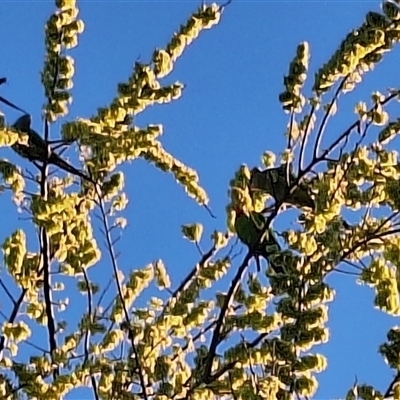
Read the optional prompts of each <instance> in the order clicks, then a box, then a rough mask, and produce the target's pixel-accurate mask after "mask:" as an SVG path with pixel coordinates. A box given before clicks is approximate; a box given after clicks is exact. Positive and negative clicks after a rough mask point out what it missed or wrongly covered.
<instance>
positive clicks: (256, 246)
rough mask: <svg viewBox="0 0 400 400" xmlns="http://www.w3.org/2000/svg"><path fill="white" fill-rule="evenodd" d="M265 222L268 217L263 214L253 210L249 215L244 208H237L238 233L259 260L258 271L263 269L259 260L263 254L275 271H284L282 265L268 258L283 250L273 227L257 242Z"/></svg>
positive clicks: (236, 227)
mask: <svg viewBox="0 0 400 400" xmlns="http://www.w3.org/2000/svg"><path fill="white" fill-rule="evenodd" d="M265 224H266V219H265V217H264V216H263V215H262V214H259V213H256V212H251V213H250V214H249V216H248V215H246V214H245V213H244V212H243V210H236V219H235V230H236V233H237V235H238V237H239V239H240V240H241V241H242V242H243V243H244V244H246V245H247V247H248V248H249V249H250V250H251V251H252V252H253V256H254V257H255V259H256V262H257V269H258V271H260V269H261V268H260V260H259V257H260V256H261V257H264V258H265V259H267V260H268V263H269V265H270V266H271V268H272V269H273V270H274V271H275V273H277V274H279V273H284V272H285V271H284V269H283V268H282V266H280V265H276V264H273V263H271V262H270V261H269V259H268V257H269V255H271V254H273V253H276V252H280V251H281V248H280V246H279V243H278V242H277V241H276V239H275V236H274V234H273V231H272V229H268V230H267V231H265V233H264V236H263V238H262V239H261V240H260V242H259V243H258V242H257V240H258V238H259V235H260V233H261V231H262V230H263V228H264V226H265Z"/></svg>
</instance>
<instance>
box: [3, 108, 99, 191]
mask: <svg viewBox="0 0 400 400" xmlns="http://www.w3.org/2000/svg"><path fill="white" fill-rule="evenodd" d="M12 127H13V128H14V129H16V130H17V131H19V132H22V133H25V134H27V135H28V137H29V139H28V144H21V143H15V144H13V145H12V146H11V147H12V149H13V150H14V151H15V152H16V153H18V154H19V155H20V156H21V157H24V158H27V159H28V160H29V161H32V162H35V161H38V162H42V163H43V162H47V163H48V164H52V165H55V166H57V167H59V168H61V169H63V170H64V171H66V172H69V173H71V174H73V175H76V176H79V177H80V178H83V179H86V180H87V181H89V182H92V183H94V184H95V183H96V182H94V181H93V179H92V178H91V177H90V176H88V175H86V174H85V173H83V172H82V171H80V170H79V169H77V168H75V167H73V166H72V165H70V164H69V163H67V162H66V161H65V160H63V159H62V158H61V157H60V156H59V155H58V154H57V153H55V152H54V151H53V150H52V149H51V147H50V146H48V145H47V143H46V141H45V140H44V139H43V138H42V137H41V136H40V135H39V134H38V133H37V132H35V131H34V130H33V129H31V117H30V115H29V114H25V115H23V116H22V117H20V118H18V119H17V120H16V121H15V123H14V125H12Z"/></svg>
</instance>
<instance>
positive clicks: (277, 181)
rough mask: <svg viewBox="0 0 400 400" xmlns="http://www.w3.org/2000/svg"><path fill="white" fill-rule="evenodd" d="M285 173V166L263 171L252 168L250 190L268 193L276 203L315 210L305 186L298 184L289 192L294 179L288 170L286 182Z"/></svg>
mask: <svg viewBox="0 0 400 400" xmlns="http://www.w3.org/2000/svg"><path fill="white" fill-rule="evenodd" d="M286 172H287V164H283V165H281V166H279V167H277V168H270V169H266V170H264V171H261V170H259V169H258V168H253V169H252V170H251V178H250V188H251V189H252V190H259V191H263V192H266V193H268V194H269V195H271V196H272V197H273V198H274V199H275V201H276V202H277V203H280V204H281V203H289V204H292V205H294V206H299V207H310V208H311V209H312V210H315V202H314V200H313V199H312V197H311V195H310V192H309V188H308V187H307V185H305V184H304V183H300V184H298V185H297V187H296V188H294V189H292V191H290V190H289V189H290V186H291V185H292V184H293V183H294V182H295V180H296V178H295V177H294V175H293V173H292V172H291V171H290V170H289V182H288V179H287V176H286Z"/></svg>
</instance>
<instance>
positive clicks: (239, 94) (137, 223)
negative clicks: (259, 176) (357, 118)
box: [0, 0, 400, 399]
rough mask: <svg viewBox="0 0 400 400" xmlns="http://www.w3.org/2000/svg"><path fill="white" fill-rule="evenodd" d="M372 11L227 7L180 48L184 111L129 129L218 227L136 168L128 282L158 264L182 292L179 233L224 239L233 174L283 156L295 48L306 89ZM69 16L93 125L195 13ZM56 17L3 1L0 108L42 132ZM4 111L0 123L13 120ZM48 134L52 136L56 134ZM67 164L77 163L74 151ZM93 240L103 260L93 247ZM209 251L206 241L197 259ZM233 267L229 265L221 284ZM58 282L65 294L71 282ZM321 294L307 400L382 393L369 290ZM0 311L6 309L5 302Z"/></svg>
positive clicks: (378, 321)
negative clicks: (320, 338) (142, 131)
mask: <svg viewBox="0 0 400 400" xmlns="http://www.w3.org/2000/svg"><path fill="white" fill-rule="evenodd" d="M379 4H380V3H379V1H330V2H323V1H315V2H313V1H291V2H290V1H238V0H236V1H233V3H232V4H231V5H230V6H229V7H227V8H226V9H225V12H224V14H223V16H222V21H221V23H220V24H219V25H218V26H217V27H215V28H213V29H212V30H209V31H204V32H203V33H202V34H201V36H200V37H199V38H198V39H197V40H196V41H195V42H194V43H192V44H191V45H190V46H189V47H188V48H187V51H186V52H185V53H184V55H183V56H182V57H181V59H179V61H178V62H177V63H176V68H175V70H174V72H173V73H172V74H171V75H169V76H168V77H167V78H166V79H165V80H164V82H165V83H171V82H173V81H175V80H179V81H180V82H182V83H184V84H185V85H186V88H185V90H184V94H183V96H182V98H181V99H179V100H178V101H176V102H174V103H172V104H170V105H163V106H156V107H154V108H152V109H150V110H147V111H146V112H145V113H143V114H141V115H140V116H139V117H138V118H137V119H136V124H137V125H138V126H142V127H144V126H145V125H146V124H147V123H162V124H163V125H164V136H163V137H162V138H161V141H162V143H163V145H164V146H165V148H166V149H167V150H168V151H169V152H171V153H172V154H173V155H174V156H175V157H177V158H178V159H180V160H182V161H183V162H185V163H186V164H188V165H189V166H191V167H193V168H195V169H196V170H197V171H198V173H199V175H200V180H201V183H202V185H203V187H204V188H205V189H206V190H207V192H208V195H209V197H210V200H211V201H210V206H211V208H212V210H213V212H214V213H215V214H216V215H217V219H216V220H212V219H211V218H210V217H209V216H208V214H207V213H206V212H205V210H204V209H202V208H200V207H199V206H198V205H196V204H195V203H194V202H193V201H191V200H190V199H188V198H187V196H186V195H185V194H184V191H183V190H182V188H180V187H179V186H178V185H177V184H176V183H175V182H174V180H173V178H172V176H170V175H166V174H164V173H162V172H160V171H159V170H156V169H155V168H154V167H153V166H151V165H148V164H147V163H145V162H143V161H141V160H139V161H135V162H134V163H132V164H129V165H125V166H123V168H122V170H123V171H124V172H125V174H126V175H125V181H126V191H127V194H128V196H129V199H130V204H129V206H128V209H127V211H126V217H127V218H128V219H129V225H128V227H127V229H126V231H125V232H124V234H123V238H122V240H121V241H120V242H118V244H117V249H118V251H119V252H120V253H121V256H120V258H119V264H120V268H121V269H122V270H124V271H125V272H127V271H129V270H131V269H136V268H139V267H142V266H144V265H145V264H147V263H149V262H152V261H154V260H155V259H158V258H162V259H163V260H164V262H165V263H166V266H167V268H168V271H169V273H170V275H171V277H172V281H173V287H176V286H177V285H178V284H179V283H180V282H181V280H182V278H183V277H184V276H185V275H186V273H187V272H188V271H190V270H191V268H192V267H193V266H194V265H195V263H196V261H197V260H198V258H199V257H198V254H197V251H196V249H195V247H194V246H192V245H191V244H190V243H189V242H187V241H185V240H184V239H183V238H182V234H181V231H180V225H181V224H184V223H191V222H196V221H198V222H202V223H203V224H204V225H205V237H208V236H209V234H211V232H212V230H213V229H220V230H223V229H224V227H225V212H224V209H225V206H226V204H227V202H228V197H227V190H228V183H229V180H230V179H231V178H232V176H233V174H234V172H235V171H236V170H237V168H238V167H239V166H240V164H242V163H246V164H247V165H249V166H254V165H258V164H259V160H260V155H261V154H262V153H263V152H264V151H265V150H272V151H275V152H277V153H279V152H280V151H282V150H283V149H284V146H285V141H284V139H283V133H284V131H285V127H286V123H287V116H286V115H285V114H284V113H283V112H282V111H281V107H280V104H279V102H278V95H279V93H281V92H282V90H283V84H282V79H283V76H284V74H286V73H287V71H288V65H289V62H290V61H291V59H292V57H293V56H294V54H295V50H296V46H297V45H298V44H299V43H300V42H301V41H308V42H309V43H310V48H311V64H310V74H309V75H310V80H309V82H308V87H310V85H311V84H312V78H313V76H314V72H315V70H316V68H318V67H319V66H320V65H322V63H325V62H326V61H327V60H328V59H329V58H330V56H331V54H332V53H333V51H335V50H336V48H337V46H338V45H339V44H340V41H341V40H342V39H343V38H344V37H345V35H347V33H348V32H349V31H350V30H351V29H353V28H356V27H357V26H359V25H361V23H362V22H363V19H364V16H365V14H366V12H367V11H370V10H374V11H378V10H379ZM78 6H79V7H80V10H81V11H80V17H81V18H82V19H83V20H84V22H85V32H84V34H83V35H81V36H80V37H79V46H78V47H77V48H76V49H74V50H73V51H72V52H71V53H70V54H71V55H72V56H73V57H74V58H75V68H76V75H75V77H74V85H75V86H74V88H73V90H72V94H73V98H74V101H73V105H72V107H71V113H70V115H69V117H68V118H76V117H90V116H92V115H93V114H94V113H95V112H96V109H97V107H99V106H106V105H108V104H109V103H110V102H111V100H112V98H113V97H114V96H115V94H116V88H117V83H119V82H124V81H126V80H127V78H128V76H129V75H130V73H131V70H132V66H133V63H134V61H135V60H137V59H138V58H139V59H140V60H142V61H144V62H147V61H148V60H150V58H151V54H152V52H153V50H154V48H156V47H161V48H162V47H164V46H165V45H166V43H167V42H168V40H169V39H170V37H171V35H172V33H173V32H175V31H177V30H178V29H179V26H180V24H183V23H185V21H186V20H187V18H188V17H189V16H190V14H191V13H192V12H194V11H195V10H196V9H197V8H198V6H199V3H198V2H194V1H164V2H156V1H121V2H119V1H82V2H80V3H78ZM52 11H53V2H52V1H2V2H1V13H0V26H1V32H2V46H1V47H0V59H1V60H2V62H1V70H0V76H6V77H7V78H8V83H7V84H6V85H4V86H2V87H1V88H0V89H1V95H2V96H4V97H7V98H8V99H9V100H11V101H14V102H16V103H17V104H18V105H20V106H21V107H22V108H24V109H26V110H28V111H29V112H30V113H31V114H32V115H33V119H34V121H33V126H34V128H35V129H36V130H38V131H40V130H41V119H40V115H41V107H42V104H43V103H44V97H43V89H42V87H41V83H40V75H39V72H40V71H41V69H42V65H43V56H44V45H43V41H44V30H43V26H44V23H45V21H46V20H47V18H48V16H49V14H50V13H51V12H52ZM399 61H400V60H399V51H398V49H395V50H394V52H393V53H391V54H389V55H388V56H387V57H385V60H384V62H383V63H380V64H379V65H378V66H377V67H376V68H375V71H373V72H372V73H369V74H367V75H366V76H365V79H364V83H363V84H362V85H361V87H360V88H359V89H357V90H356V91H355V92H354V93H352V94H350V95H348V96H346V97H345V98H344V100H343V102H342V103H340V104H339V115H340V111H341V110H343V108H344V109H346V107H347V111H344V114H343V117H340V116H339V117H338V118H336V119H335V120H333V124H331V128H330V129H331V132H333V133H336V132H341V131H342V130H343V127H346V126H347V125H348V123H349V122H350V121H353V118H354V117H352V115H353V114H352V112H353V109H354V104H355V103H356V102H357V101H360V100H364V101H368V100H369V95H370V93H371V91H373V90H380V91H382V92H384V91H385V89H387V88H388V87H396V86H397V87H398V85H399V73H398V65H399ZM309 93H310V92H308V93H306V94H309ZM341 104H343V107H340V105H341ZM1 107H2V108H1V109H2V110H3V112H4V113H5V114H6V116H7V121H8V123H12V122H13V121H14V120H15V119H16V118H17V117H18V116H19V115H18V113H16V112H14V111H13V110H10V109H8V108H5V107H3V106H1ZM336 130H337V131H336ZM52 135H53V138H54V137H56V136H57V126H55V128H53V130H52ZM0 155H1V156H2V157H3V155H4V157H8V158H11V159H12V160H13V161H16V162H19V163H20V164H21V165H24V166H26V165H25V164H23V161H22V162H21V160H20V159H18V158H17V157H15V156H14V155H13V154H12V153H11V151H10V150H9V149H2V150H1V153H0ZM68 156H69V157H70V159H72V160H75V161H76V155H74V154H73V151H72V150H70V151H69V152H68ZM0 204H1V207H2V208H1V210H2V211H3V213H4V214H2V216H1V224H0V240H1V241H3V240H4V238H5V237H6V235H8V234H10V233H11V232H12V231H13V230H14V229H16V228H17V227H23V228H24V229H27V232H29V234H30V235H29V241H28V243H29V248H30V250H32V251H35V250H36V249H37V247H36V236H35V233H34V231H33V230H32V228H31V227H29V221H24V220H21V219H20V217H21V215H19V214H17V213H16V211H15V207H14V206H13V205H12V204H10V202H9V196H8V195H4V194H3V195H2V196H0ZM98 237H99V245H100V246H101V248H103V244H102V243H103V239H102V238H101V236H100V234H99V236H98ZM208 244H209V243H208V242H207V241H206V244H205V245H204V248H205V249H206V248H208ZM237 266H238V260H237V262H235V263H234V265H233V267H232V270H231V272H230V275H229V276H230V277H231V276H233V274H234V272H235V269H236V268H237ZM110 268H111V267H110V264H109V262H108V259H107V255H106V254H105V259H104V260H103V261H102V262H101V263H99V264H98V265H97V266H95V267H94V268H92V269H91V271H90V275H91V277H92V278H94V279H95V281H96V282H106V281H107V278H108V277H109V276H110ZM68 282H69V285H71V284H72V280H71V279H69V280H68ZM329 283H330V284H331V285H332V286H333V287H334V288H335V290H336V298H335V301H334V303H332V304H331V305H330V311H329V323H328V326H329V330H330V341H329V343H328V344H326V345H323V346H320V347H318V348H315V349H313V351H320V352H322V353H323V354H325V355H326V356H327V358H328V363H329V364H328V369H327V370H326V372H324V373H322V374H321V375H319V376H317V378H318V379H319V382H320V388H319V390H318V393H317V394H316V396H315V398H316V399H328V398H329V399H333V398H338V397H343V396H344V395H345V393H346V391H347V390H348V389H349V388H350V387H351V385H352V384H353V383H354V381H355V379H356V378H357V380H358V382H367V383H370V384H373V385H375V386H376V388H377V389H380V390H381V391H383V392H384V391H385V390H386V388H387V385H388V384H389V382H390V381H391V379H392V372H391V371H390V370H389V369H388V368H387V367H386V366H385V363H384V361H383V360H382V358H381V357H380V356H379V355H378V354H377V349H378V346H379V345H380V344H381V343H383V342H384V340H385V337H386V332H387V330H388V329H389V328H390V327H391V326H394V325H397V324H398V319H397V318H393V317H390V316H387V315H385V314H383V313H382V312H380V311H378V310H375V309H374V308H373V303H372V300H373V291H372V290H371V289H369V288H367V287H360V286H357V285H356V283H355V278H354V277H351V276H347V275H343V274H337V273H336V274H334V275H332V276H331V277H330V278H329ZM228 284H229V280H228V281H225V283H224V284H221V283H219V284H218V289H219V290H225V291H226V290H228ZM71 287H73V286H69V288H71ZM69 290H70V289H68V290H67V291H66V293H64V294H63V295H62V296H59V298H62V297H66V296H70V297H71V305H72V308H73V309H72V310H70V311H68V312H67V313H66V314H64V317H67V318H68V319H71V320H73V321H75V322H76V320H77V319H78V317H79V312H78V310H80V308H79V307H84V302H83V298H82V296H80V295H77V294H73V293H72V292H70V291H69ZM15 293H18V291H15ZM152 294H156V295H159V293H157V292H155V293H152ZM0 298H1V299H2V304H4V306H6V304H7V302H6V300H5V299H4V303H3V298H4V296H3V294H1V297H0ZM82 310H83V308H82ZM3 311H4V309H3ZM5 311H7V309H6V310H5ZM7 314H8V312H7ZM72 326H73V325H72ZM37 332H38V330H35V336H34V337H33V342H34V343H36V344H38V343H40V344H41V345H42V346H43V347H46V335H45V334H44V335H43V336H41V338H39V337H38V336H37ZM43 333H45V330H44V329H43ZM24 351H29V352H32V348H31V347H26V348H24ZM25 354H27V353H25ZM79 393H80V394H79V395H78V392H75V393H74V394H71V395H69V396H68V398H69V399H77V398H91V394H90V391H86V390H83V391H82V390H80V391H79Z"/></svg>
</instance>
